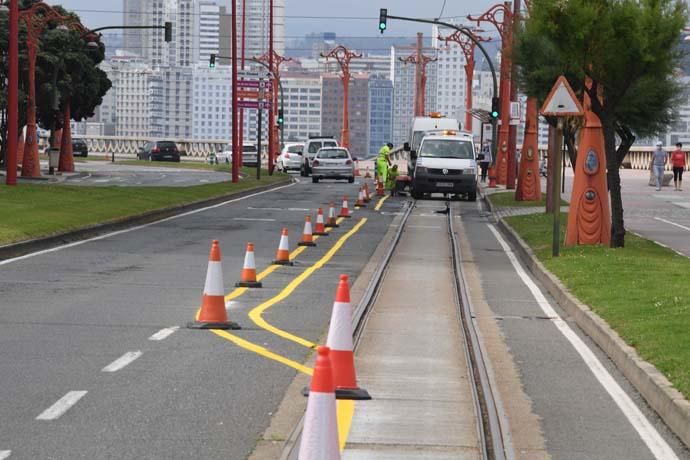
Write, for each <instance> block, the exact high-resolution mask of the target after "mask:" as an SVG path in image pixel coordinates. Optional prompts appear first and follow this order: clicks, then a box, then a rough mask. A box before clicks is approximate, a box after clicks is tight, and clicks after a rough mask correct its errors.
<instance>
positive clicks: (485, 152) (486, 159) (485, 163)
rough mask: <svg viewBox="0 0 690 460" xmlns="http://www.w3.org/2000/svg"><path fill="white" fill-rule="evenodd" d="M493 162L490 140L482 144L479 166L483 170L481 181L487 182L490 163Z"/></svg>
mask: <svg viewBox="0 0 690 460" xmlns="http://www.w3.org/2000/svg"><path fill="white" fill-rule="evenodd" d="M490 163H491V144H489V143H488V142H486V143H484V145H483V146H482V150H481V153H480V154H479V167H480V168H481V170H482V175H481V179H480V180H481V181H482V182H486V174H487V172H488V171H489V164H490Z"/></svg>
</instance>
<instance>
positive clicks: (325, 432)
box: [298, 347, 340, 460]
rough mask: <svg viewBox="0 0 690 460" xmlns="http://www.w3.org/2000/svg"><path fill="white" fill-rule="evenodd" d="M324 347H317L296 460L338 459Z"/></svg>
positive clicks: (334, 410) (329, 370) (334, 408)
mask: <svg viewBox="0 0 690 460" xmlns="http://www.w3.org/2000/svg"><path fill="white" fill-rule="evenodd" d="M329 351H330V350H329V349H328V347H319V348H318V356H317V357H316V364H315V366H314V376H313V377H312V379H311V391H310V392H309V400H308V401H307V412H306V414H305V416H304V426H303V428H302V441H301V443H300V446H299V457H298V458H299V459H300V460H340V444H339V442H338V417H337V412H336V404H335V394H334V391H333V390H334V388H335V387H334V385H333V375H332V371H331V361H330V359H329Z"/></svg>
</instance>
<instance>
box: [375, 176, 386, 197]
mask: <svg viewBox="0 0 690 460" xmlns="http://www.w3.org/2000/svg"><path fill="white" fill-rule="evenodd" d="M384 195H386V190H385V189H384V188H383V182H381V181H380V180H378V181H376V196H384Z"/></svg>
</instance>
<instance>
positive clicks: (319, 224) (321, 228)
mask: <svg viewBox="0 0 690 460" xmlns="http://www.w3.org/2000/svg"><path fill="white" fill-rule="evenodd" d="M314 235H319V236H328V232H327V231H326V226H325V225H324V223H323V209H321V208H319V210H318V212H317V213H316V227H314Z"/></svg>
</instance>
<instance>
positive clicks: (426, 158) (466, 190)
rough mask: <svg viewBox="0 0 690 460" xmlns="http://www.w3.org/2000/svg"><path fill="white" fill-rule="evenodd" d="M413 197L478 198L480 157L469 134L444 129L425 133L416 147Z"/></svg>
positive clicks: (471, 199) (472, 199)
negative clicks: (428, 195) (441, 195)
mask: <svg viewBox="0 0 690 460" xmlns="http://www.w3.org/2000/svg"><path fill="white" fill-rule="evenodd" d="M416 158H417V159H416V161H415V168H414V174H413V176H412V196H413V197H414V198H421V197H422V196H423V195H424V194H426V193H443V194H452V195H456V196H457V195H465V196H467V199H469V200H470V201H476V200H477V157H476V152H475V147H474V142H473V141H472V135H471V134H470V133H459V132H457V131H450V130H447V131H442V132H438V133H429V134H427V135H426V136H424V137H423V138H422V140H421V143H420V145H419V149H418V150H417V155H416Z"/></svg>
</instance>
